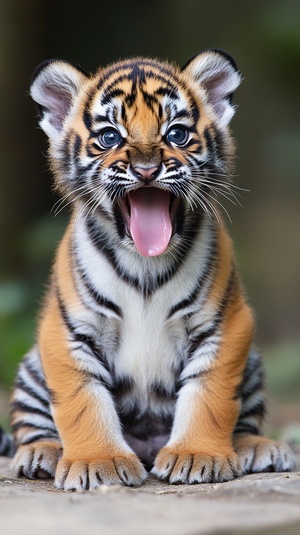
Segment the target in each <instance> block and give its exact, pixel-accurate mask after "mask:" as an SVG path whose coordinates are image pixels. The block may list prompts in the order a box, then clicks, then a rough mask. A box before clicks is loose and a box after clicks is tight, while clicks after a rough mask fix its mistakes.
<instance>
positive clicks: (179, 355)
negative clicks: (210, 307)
mask: <svg viewBox="0 0 300 535" xmlns="http://www.w3.org/2000/svg"><path fill="white" fill-rule="evenodd" d="M210 244H211V229H210V228H209V226H203V228H202V231H201V233H200V234H199V239H198V240H197V242H196V243H195V246H194V248H193V249H192V251H191V252H190V254H189V255H188V257H187V259H186V260H185V261H184V262H183V263H182V265H181V266H180V268H179V269H178V270H177V271H176V273H175V274H174V276H172V277H171V278H170V279H169V280H168V281H167V282H166V283H165V284H162V285H160V286H158V287H157V288H156V290H155V291H154V292H152V293H151V294H150V295H148V296H146V297H145V295H144V294H143V292H142V291H140V290H139V288H138V287H136V286H135V285H131V284H129V283H128V281H126V280H124V278H122V277H120V276H119V275H118V274H117V272H116V271H115V270H114V269H113V267H112V265H111V262H110V261H109V259H108V258H107V256H106V255H105V254H103V253H102V252H101V250H99V249H97V248H96V247H95V245H94V244H93V243H92V242H91V240H90V239H89V237H88V234H87V230H86V226H85V225H84V223H83V222H80V221H79V223H78V225H77V229H76V233H75V245H76V247H75V249H76V257H77V262H78V264H80V268H81V270H82V271H83V272H84V273H85V275H86V278H87V280H88V281H89V284H90V285H91V287H92V288H93V289H94V290H95V291H96V292H97V293H98V294H99V295H101V296H103V298H104V299H106V300H109V301H110V302H112V303H114V304H115V305H116V306H117V307H118V309H119V310H120V311H121V314H120V315H119V316H118V315H117V314H116V313H115V312H114V311H112V310H109V309H106V310H101V307H100V308H99V307H98V310H97V305H96V304H94V303H93V299H91V298H90V301H89V303H90V304H91V307H90V308H93V307H94V311H95V312H94V314H91V312H89V314H88V316H89V320H88V321H89V322H91V321H92V323H93V325H94V327H96V328H97V329H98V333H99V336H100V337H101V336H102V342H103V340H105V345H106V347H105V348H104V349H105V353H106V355H107V358H108V360H109V361H110V365H111V367H112V368H113V369H114V375H115V377H116V378H117V379H118V378H119V379H121V378H126V379H128V380H130V381H132V382H133V383H134V384H135V385H136V387H137V391H138V395H139V397H141V398H146V397H147V392H149V390H151V388H153V387H154V386H155V385H161V386H163V387H164V388H165V389H167V390H170V391H171V390H172V388H174V382H175V379H176V373H178V371H179V369H180V366H182V365H183V364H184V362H185V360H186V358H187V343H188V335H187V320H186V310H183V311H182V313H180V312H179V313H176V314H173V315H171V316H170V311H171V310H172V308H173V307H174V306H176V304H177V303H180V302H181V301H183V300H186V299H187V297H188V296H189V295H190V294H191V293H193V291H194V289H195V287H196V286H197V283H198V282H199V279H200V278H201V275H202V273H203V271H204V270H205V266H206V263H207V256H208V254H209V248H210ZM116 255H117V256H118V255H119V258H117V261H118V263H119V264H118V265H121V266H124V269H125V270H126V271H127V272H128V273H129V274H130V276H131V277H133V278H135V280H141V281H142V280H143V277H146V276H148V277H149V276H150V277H151V276H153V277H154V278H155V273H156V272H158V270H159V269H160V270H162V269H163V267H164V264H163V263H164V262H165V260H164V259H158V260H156V259H150V260H151V262H152V264H150V262H149V259H144V258H142V257H139V256H138V255H132V254H127V255H126V252H125V253H124V251H116ZM150 268H151V269H152V271H151V270H150ZM193 306H195V305H193ZM196 306H197V305H196ZM99 312H100V314H99ZM103 317H104V318H105V321H104V320H103V321H104V323H105V327H104V329H102V328H101V318H103ZM104 330H105V332H104ZM116 338H117V339H118V343H117V344H111V347H109V346H110V343H109V340H113V339H114V340H116Z"/></svg>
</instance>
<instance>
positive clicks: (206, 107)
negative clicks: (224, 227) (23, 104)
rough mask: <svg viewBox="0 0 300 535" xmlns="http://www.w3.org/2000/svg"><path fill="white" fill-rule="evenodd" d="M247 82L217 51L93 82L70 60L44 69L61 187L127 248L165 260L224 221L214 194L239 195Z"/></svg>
mask: <svg viewBox="0 0 300 535" xmlns="http://www.w3.org/2000/svg"><path fill="white" fill-rule="evenodd" d="M240 81H241V77H240V74H239V73H238V71H237V69H236V66H235V63H234V61H233V60H232V58H231V57H230V56H228V55H227V54H226V53H224V52H220V51H217V50H207V51H204V52H202V53H200V54H199V55H197V56H196V57H194V58H193V59H192V60H190V61H189V62H188V63H187V64H186V65H185V66H184V67H183V68H181V69H180V68H178V67H176V66H174V65H172V64H169V63H164V62H160V61H157V60H153V59H147V58H135V59H130V60H125V61H121V62H119V63H115V64H113V65H110V66H108V67H106V68H100V69H99V70H98V72H97V73H96V74H95V75H91V76H89V75H87V74H86V73H85V72H83V71H82V70H81V69H78V68H75V67H74V66H72V65H70V64H69V63H67V62H64V61H49V62H46V63H44V64H42V65H41V66H40V68H39V69H38V71H37V74H36V76H35V78H34V81H33V84H32V86H31V95H32V97H33V99H34V100H35V101H36V103H37V104H38V107H39V111H40V116H41V119H40V125H41V127H42V129H43V130H44V131H45V132H46V134H47V135H48V137H49V139H50V158H51V163H52V167H53V170H54V173H55V176H56V183H57V185H58V187H59V188H60V189H61V191H62V192H63V193H64V194H65V195H69V196H70V197H71V198H72V200H73V202H74V204H75V207H77V208H80V209H82V210H83V211H84V212H85V214H89V215H88V217H90V216H97V214H98V215H99V217H100V216H101V217H103V218H106V221H108V220H110V222H111V224H112V225H113V228H114V231H115V232H116V233H117V235H118V237H119V239H122V240H123V243H125V245H126V246H128V247H131V248H132V247H135V248H136V249H137V250H138V252H139V253H140V254H141V255H143V256H156V255H160V254H162V253H164V252H165V251H166V250H167V249H168V247H170V244H171V243H172V238H173V237H174V239H175V240H176V238H175V237H176V236H177V239H178V236H179V235H180V233H182V232H183V230H184V228H185V226H187V225H191V224H193V223H192V222H193V221H194V222H195V221H196V219H195V218H197V217H198V218H199V217H200V213H203V211H206V212H207V213H208V214H210V215H215V214H217V211H216V207H215V205H214V200H213V198H214V196H217V195H218V194H219V193H223V194H224V195H226V194H230V191H231V190H230V185H229V182H228V172H229V169H230V163H231V156H232V154H233V145H232V141H231V138H230V135H229V132H228V124H229V122H230V120H231V118H232V116H233V114H234V107H233V106H232V104H231V97H232V94H233V91H234V90H235V89H236V88H237V86H238V85H239V83H240ZM192 216H193V217H192Z"/></svg>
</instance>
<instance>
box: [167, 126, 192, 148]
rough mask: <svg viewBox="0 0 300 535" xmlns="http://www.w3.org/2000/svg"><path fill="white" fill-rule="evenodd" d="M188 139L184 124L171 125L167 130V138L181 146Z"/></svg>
mask: <svg viewBox="0 0 300 535" xmlns="http://www.w3.org/2000/svg"><path fill="white" fill-rule="evenodd" d="M188 139H189V133H188V131H187V130H186V129H185V128H184V126H172V127H171V128H170V130H169V131H168V132H167V140H168V141H171V143H174V144H175V145H179V146H183V145H185V144H186V142H187V141H188Z"/></svg>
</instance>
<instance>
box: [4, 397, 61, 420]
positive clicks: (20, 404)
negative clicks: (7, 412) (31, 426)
mask: <svg viewBox="0 0 300 535" xmlns="http://www.w3.org/2000/svg"><path fill="white" fill-rule="evenodd" d="M14 411H21V412H26V413H31V414H40V415H41V416H44V417H45V418H48V419H49V420H51V421H52V422H53V419H52V417H51V413H50V411H46V410H43V409H39V408H35V407H32V406H31V405H28V404H27V403H25V402H24V401H19V400H14V401H13V403H12V405H11V412H14Z"/></svg>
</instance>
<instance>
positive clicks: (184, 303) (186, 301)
mask: <svg viewBox="0 0 300 535" xmlns="http://www.w3.org/2000/svg"><path fill="white" fill-rule="evenodd" d="M215 254H216V240H215V239H213V242H212V244H211V249H210V252H209V254H208V256H207V259H206V265H205V267H204V271H203V273H202V274H201V276H200V278H199V280H198V282H197V284H196V286H195V288H194V290H192V292H191V293H190V295H189V296H188V297H187V298H186V299H183V300H182V301H180V302H179V303H176V305H174V306H173V307H172V308H171V310H170V312H169V314H168V316H167V319H169V318H170V317H172V316H173V314H175V313H176V312H178V311H179V310H183V309H184V308H188V307H189V306H191V305H192V304H193V303H194V302H195V301H196V299H197V297H198V296H199V292H200V290H201V288H202V287H203V284H204V283H205V281H206V280H207V278H208V276H209V274H210V273H211V269H212V265H213V260H214V257H215Z"/></svg>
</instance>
